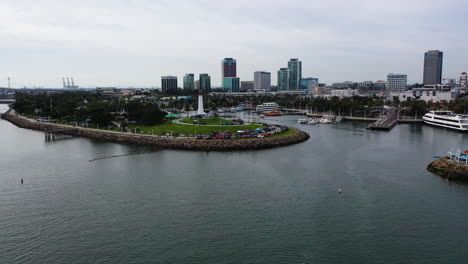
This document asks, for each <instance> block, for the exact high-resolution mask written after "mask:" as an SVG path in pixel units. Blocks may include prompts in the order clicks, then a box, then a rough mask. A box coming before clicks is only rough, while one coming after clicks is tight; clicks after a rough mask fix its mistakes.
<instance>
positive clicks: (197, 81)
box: [195, 80, 200, 90]
mask: <svg viewBox="0 0 468 264" xmlns="http://www.w3.org/2000/svg"><path fill="white" fill-rule="evenodd" d="M195 90H200V80H196V81H195Z"/></svg>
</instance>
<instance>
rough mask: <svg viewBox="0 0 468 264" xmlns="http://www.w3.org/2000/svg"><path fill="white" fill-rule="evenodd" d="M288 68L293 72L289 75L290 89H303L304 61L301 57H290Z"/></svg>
mask: <svg viewBox="0 0 468 264" xmlns="http://www.w3.org/2000/svg"><path fill="white" fill-rule="evenodd" d="M288 69H289V71H290V72H291V73H290V75H289V90H299V89H301V79H302V62H301V61H300V60H299V59H290V60H289V61H288Z"/></svg>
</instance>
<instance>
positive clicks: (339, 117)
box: [335, 116, 343, 123]
mask: <svg viewBox="0 0 468 264" xmlns="http://www.w3.org/2000/svg"><path fill="white" fill-rule="evenodd" d="M342 120H343V117H342V116H337V117H336V118H335V123H339V122H341V121H342Z"/></svg>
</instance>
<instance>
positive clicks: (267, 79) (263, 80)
mask: <svg viewBox="0 0 468 264" xmlns="http://www.w3.org/2000/svg"><path fill="white" fill-rule="evenodd" d="M254 89H255V90H259V89H263V90H266V91H270V90H271V73H269V72H264V71H257V72H255V73H254Z"/></svg>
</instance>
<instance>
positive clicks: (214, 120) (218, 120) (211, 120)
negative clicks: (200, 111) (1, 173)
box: [180, 117, 233, 125]
mask: <svg viewBox="0 0 468 264" xmlns="http://www.w3.org/2000/svg"><path fill="white" fill-rule="evenodd" d="M194 120H199V121H205V122H206V125H219V124H220V123H221V124H226V123H232V122H233V121H232V120H227V119H222V118H219V117H216V118H206V119H205V118H203V119H194V118H184V119H181V120H180V122H181V123H187V124H193V121H194Z"/></svg>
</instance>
